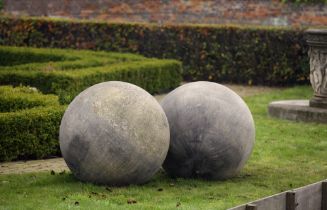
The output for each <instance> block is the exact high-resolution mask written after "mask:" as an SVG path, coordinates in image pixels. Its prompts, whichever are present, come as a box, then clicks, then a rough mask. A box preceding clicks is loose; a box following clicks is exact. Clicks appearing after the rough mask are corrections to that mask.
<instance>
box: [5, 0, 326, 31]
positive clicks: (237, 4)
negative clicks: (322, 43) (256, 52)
mask: <svg viewBox="0 0 327 210" xmlns="http://www.w3.org/2000/svg"><path fill="white" fill-rule="evenodd" d="M4 11H5V13H9V14H13V15H31V16H50V17H53V16H55V17H58V16H59V17H69V18H82V19H100V20H108V21H113V22H122V21H123V22H126V21H127V22H147V23H148V22H151V23H160V24H164V23H173V24H180V23H205V24H219V23H235V24H256V25H292V26H310V25H311V26H312V25H314V26H319V25H322V26H327V5H326V4H318V5H310V4H301V5H299V4H283V3H280V1H279V0H271V1H269V0H261V1H260V0H4Z"/></svg>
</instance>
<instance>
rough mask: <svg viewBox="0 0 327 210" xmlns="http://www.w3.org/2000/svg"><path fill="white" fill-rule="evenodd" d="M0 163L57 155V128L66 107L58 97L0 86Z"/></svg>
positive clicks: (30, 90)
mask: <svg viewBox="0 0 327 210" xmlns="http://www.w3.org/2000/svg"><path fill="white" fill-rule="evenodd" d="M0 108H1V111H0V134H1V135H0V161H10V160H18V159H39V158H45V157H49V156H52V155H60V150H59V142H58V136H59V126H60V121H61V118H62V115H63V113H64V110H65V107H63V106H59V103H58V97H57V96H54V95H43V94H41V93H39V92H37V91H36V90H35V89H31V88H30V87H18V88H13V87H9V86H6V87H0Z"/></svg>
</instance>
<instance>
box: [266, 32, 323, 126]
mask: <svg viewBox="0 0 327 210" xmlns="http://www.w3.org/2000/svg"><path fill="white" fill-rule="evenodd" d="M305 33H306V37H307V43H308V45H309V52H308V55H309V57H310V82H311V85H312V88H313V91H314V93H313V97H312V98H311V99H310V100H309V101H308V100H288V101H275V102H272V103H270V104H269V107H268V112H269V114H270V115H271V116H273V117H278V118H282V119H287V120H295V121H304V122H318V123H327V29H324V30H322V29H309V30H307V31H306V32H305Z"/></svg>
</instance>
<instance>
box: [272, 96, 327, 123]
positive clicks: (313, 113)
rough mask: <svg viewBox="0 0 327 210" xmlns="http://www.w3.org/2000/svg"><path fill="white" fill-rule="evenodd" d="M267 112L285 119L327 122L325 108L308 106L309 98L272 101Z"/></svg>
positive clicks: (326, 110)
mask: <svg viewBox="0 0 327 210" xmlns="http://www.w3.org/2000/svg"><path fill="white" fill-rule="evenodd" d="M268 112H269V115H270V116H272V117H277V118H281V119H285V120H293V121H303V122H317V123H327V109H323V108H317V107H310V106H309V100H285V101H274V102H271V103H270V104H269V106H268Z"/></svg>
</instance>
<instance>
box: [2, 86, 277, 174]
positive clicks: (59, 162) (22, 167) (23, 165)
mask: <svg viewBox="0 0 327 210" xmlns="http://www.w3.org/2000/svg"><path fill="white" fill-rule="evenodd" d="M226 86H227V87H229V88H230V89H232V90H234V91H235V92H236V93H237V94H239V95H240V96H241V97H244V96H252V95H257V94H260V93H266V92H270V91H273V90H276V89H277V88H270V87H260V86H241V85H228V84H226ZM165 95H166V94H162V95H156V96H155V98H156V99H157V100H158V101H161V100H162V99H163V98H164V97H165ZM42 171H55V172H62V171H69V169H68V167H67V165H66V163H65V161H64V159H63V158H53V159H46V160H30V161H15V162H4V163H0V175H1V174H20V173H30V172H42Z"/></svg>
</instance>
